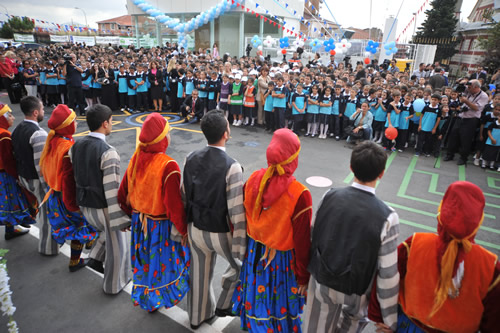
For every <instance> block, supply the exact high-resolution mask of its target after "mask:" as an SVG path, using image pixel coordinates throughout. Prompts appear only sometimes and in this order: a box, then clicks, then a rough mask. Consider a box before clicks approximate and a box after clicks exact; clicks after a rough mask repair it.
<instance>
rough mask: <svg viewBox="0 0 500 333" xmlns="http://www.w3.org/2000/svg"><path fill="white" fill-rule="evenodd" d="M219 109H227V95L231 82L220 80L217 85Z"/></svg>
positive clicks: (229, 91)
mask: <svg viewBox="0 0 500 333" xmlns="http://www.w3.org/2000/svg"><path fill="white" fill-rule="evenodd" d="M219 89H220V91H219V109H221V110H224V111H229V104H228V101H229V95H230V94H231V83H230V82H229V81H227V83H224V82H221V83H220V86H219Z"/></svg>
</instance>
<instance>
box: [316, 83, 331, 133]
mask: <svg viewBox="0 0 500 333" xmlns="http://www.w3.org/2000/svg"><path fill="white" fill-rule="evenodd" d="M332 104H333V99H332V88H330V87H328V86H327V87H326V88H325V91H324V93H323V95H322V96H321V99H320V103H319V135H318V138H320V139H326V133H328V124H329V123H330V115H331V113H332Z"/></svg>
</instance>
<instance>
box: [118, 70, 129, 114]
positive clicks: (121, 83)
mask: <svg viewBox="0 0 500 333" xmlns="http://www.w3.org/2000/svg"><path fill="white" fill-rule="evenodd" d="M115 73H116V81H117V82H118V99H119V101H120V108H121V109H125V108H126V106H127V95H128V83H127V73H125V72H124V73H123V74H122V73H120V72H115Z"/></svg>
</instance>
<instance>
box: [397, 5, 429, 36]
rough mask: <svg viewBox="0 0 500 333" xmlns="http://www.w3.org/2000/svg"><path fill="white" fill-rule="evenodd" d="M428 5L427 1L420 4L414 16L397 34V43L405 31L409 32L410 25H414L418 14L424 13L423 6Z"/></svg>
mask: <svg viewBox="0 0 500 333" xmlns="http://www.w3.org/2000/svg"><path fill="white" fill-rule="evenodd" d="M427 4H429V0H425V1H424V3H422V5H420V8H419V9H418V11H417V12H416V15H413V16H412V18H411V19H410V21H409V22H408V24H407V25H406V26H405V27H404V28H403V30H402V31H401V33H400V34H399V36H398V38H396V42H398V41H399V39H400V38H401V36H403V35H404V34H405V33H406V31H410V27H411V25H412V24H413V23H414V21H415V18H416V16H417V15H418V14H420V13H421V12H423V11H424V9H425V6H426V5H427Z"/></svg>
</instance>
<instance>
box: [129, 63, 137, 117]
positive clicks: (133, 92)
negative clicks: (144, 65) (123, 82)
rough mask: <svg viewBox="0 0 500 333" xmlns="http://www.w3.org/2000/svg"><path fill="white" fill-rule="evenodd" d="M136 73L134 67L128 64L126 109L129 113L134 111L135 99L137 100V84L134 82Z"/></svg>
mask: <svg viewBox="0 0 500 333" xmlns="http://www.w3.org/2000/svg"><path fill="white" fill-rule="evenodd" d="M135 80H136V73H135V67H134V66H130V68H129V73H128V74H127V85H128V90H127V95H128V111H129V112H130V113H136V109H135V106H136V100H137V84H136V83H135Z"/></svg>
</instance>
